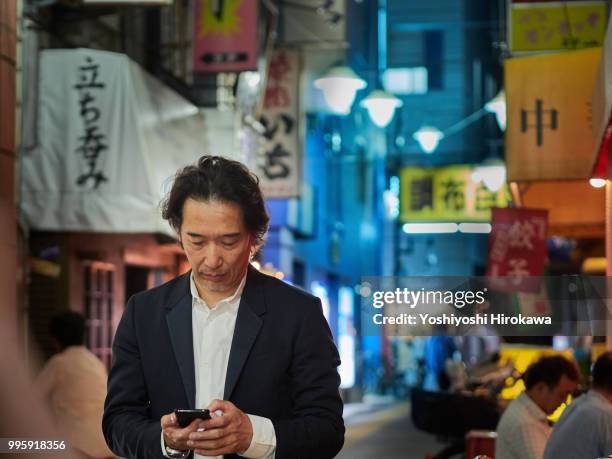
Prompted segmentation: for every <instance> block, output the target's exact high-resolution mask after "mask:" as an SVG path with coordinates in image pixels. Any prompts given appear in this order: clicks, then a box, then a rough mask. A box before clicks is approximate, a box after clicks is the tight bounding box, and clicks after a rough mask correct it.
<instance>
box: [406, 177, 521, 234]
mask: <svg viewBox="0 0 612 459" xmlns="http://www.w3.org/2000/svg"><path fill="white" fill-rule="evenodd" d="M473 172H474V167H473V166H470V165H455V166H447V167H439V168H429V169H426V168H419V167H405V168H403V169H402V170H401V171H400V220H401V221H403V222H432V221H435V222H488V221H490V220H491V208H492V207H507V206H508V202H509V201H510V194H509V192H508V188H507V186H505V185H504V186H502V188H501V189H500V190H499V191H497V192H491V191H489V190H488V189H487V187H486V186H485V185H484V183H483V182H477V181H475V180H474V179H473V178H472V175H473Z"/></svg>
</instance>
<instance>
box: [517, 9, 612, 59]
mask: <svg viewBox="0 0 612 459" xmlns="http://www.w3.org/2000/svg"><path fill="white" fill-rule="evenodd" d="M606 20H607V8H606V2H605V1H572V2H541V3H540V2H528V3H527V2H517V1H516V0H514V1H513V2H512V3H511V5H510V15H509V22H508V37H509V44H510V51H512V52H513V53H516V52H522V51H556V50H575V49H582V48H592V47H597V46H601V45H602V44H603V40H604V35H605V33H606Z"/></svg>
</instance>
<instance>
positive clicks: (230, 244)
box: [221, 241, 238, 248]
mask: <svg viewBox="0 0 612 459" xmlns="http://www.w3.org/2000/svg"><path fill="white" fill-rule="evenodd" d="M237 242H238V241H223V242H221V245H222V246H223V247H228V248H231V247H234V246H235V245H236V243H237Z"/></svg>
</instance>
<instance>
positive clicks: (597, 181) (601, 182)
mask: <svg viewBox="0 0 612 459" xmlns="http://www.w3.org/2000/svg"><path fill="white" fill-rule="evenodd" d="M589 183H590V184H591V186H592V187H593V188H601V187H604V186H606V180H605V179H602V178H592V179H590V180H589Z"/></svg>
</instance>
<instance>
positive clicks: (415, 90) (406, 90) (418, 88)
mask: <svg viewBox="0 0 612 459" xmlns="http://www.w3.org/2000/svg"><path fill="white" fill-rule="evenodd" d="M382 82H383V86H384V88H385V90H387V91H389V92H390V93H392V94H406V95H407V94H425V93H427V67H407V68H393V69H387V70H385V71H384V72H383V75H382Z"/></svg>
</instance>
